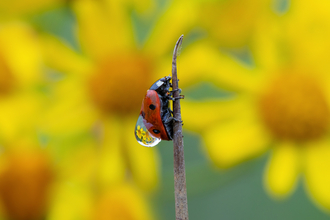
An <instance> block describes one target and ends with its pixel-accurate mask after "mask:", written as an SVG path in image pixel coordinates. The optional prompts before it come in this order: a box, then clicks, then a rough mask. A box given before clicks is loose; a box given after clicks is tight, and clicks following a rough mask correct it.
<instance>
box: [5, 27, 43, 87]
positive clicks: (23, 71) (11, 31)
mask: <svg viewBox="0 0 330 220" xmlns="http://www.w3.org/2000/svg"><path fill="white" fill-rule="evenodd" d="M0 50H1V54H2V55H3V56H4V58H5V59H6V60H7V62H8V64H9V66H10V69H11V70H12V72H13V73H14V77H15V79H17V80H18V82H19V83H20V84H22V85H26V84H31V83H34V82H36V81H37V80H38V79H40V76H41V61H42V60H41V50H40V46H39V43H38V41H37V38H36V35H35V33H33V31H32V30H31V29H30V28H29V27H28V26H26V25H24V24H21V23H12V24H8V25H3V26H2V27H1V28H0Z"/></svg>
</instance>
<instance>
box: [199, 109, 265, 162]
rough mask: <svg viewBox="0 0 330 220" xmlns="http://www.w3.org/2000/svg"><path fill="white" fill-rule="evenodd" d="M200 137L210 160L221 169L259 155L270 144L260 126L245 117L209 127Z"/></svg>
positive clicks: (250, 118)
mask: <svg viewBox="0 0 330 220" xmlns="http://www.w3.org/2000/svg"><path fill="white" fill-rule="evenodd" d="M202 137H203V138H204V142H205V145H206V148H207V151H208V153H209V155H210V158H211V159H212V160H213V162H214V163H215V164H216V165H217V166H219V167H223V168H226V167H230V166H233V165H235V164H237V163H239V162H242V161H244V160H247V159H250V158H253V157H256V156H258V155H260V154H261V153H263V152H264V151H265V150H266V149H267V147H268V144H269V143H270V138H269V137H268V136H267V134H265V132H264V131H263V128H262V127H261V125H260V124H259V123H258V122H257V121H254V120H253V118H252V117H250V116H248V117H247V116H246V115H245V116H240V117H239V116H237V117H236V118H235V119H232V120H230V121H224V122H222V123H219V124H216V125H214V126H210V127H209V128H208V129H207V130H205V131H204V133H203V135H202Z"/></svg>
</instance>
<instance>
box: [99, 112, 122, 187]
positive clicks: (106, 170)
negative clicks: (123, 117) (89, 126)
mask: <svg viewBox="0 0 330 220" xmlns="http://www.w3.org/2000/svg"><path fill="white" fill-rule="evenodd" d="M122 128H123V125H122V123H121V121H120V120H118V118H116V117H109V118H104V119H103V120H102V122H100V125H99V127H97V128H96V132H97V135H99V141H100V146H98V148H99V149H98V153H97V155H98V161H99V163H98V177H99V183H100V185H101V187H103V188H105V187H107V186H109V185H114V184H117V183H119V182H122V181H123V180H124V178H125V170H126V167H125V162H124V159H125V158H124V154H123V147H124V145H123V141H122V140H123V139H122V133H121V132H122Z"/></svg>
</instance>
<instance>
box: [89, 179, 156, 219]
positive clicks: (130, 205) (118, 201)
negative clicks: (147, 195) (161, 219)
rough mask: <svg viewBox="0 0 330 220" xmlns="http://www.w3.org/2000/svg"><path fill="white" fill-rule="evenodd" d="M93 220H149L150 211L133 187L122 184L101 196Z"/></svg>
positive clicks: (150, 216)
mask: <svg viewBox="0 0 330 220" xmlns="http://www.w3.org/2000/svg"><path fill="white" fill-rule="evenodd" d="M94 212H95V213H94V218H93V219H95V220H107V219H118V220H132V219H134V220H151V219H153V218H152V215H151V210H150V208H149V207H148V205H147V203H146V201H145V199H144V198H143V196H142V194H141V193H140V192H139V191H138V190H137V189H136V188H134V187H133V186H131V185H129V184H123V185H121V186H118V187H114V188H113V189H111V190H110V191H109V192H107V193H105V194H104V195H102V196H101V198H100V199H99V201H98V202H97V203H96V208H95V211H94Z"/></svg>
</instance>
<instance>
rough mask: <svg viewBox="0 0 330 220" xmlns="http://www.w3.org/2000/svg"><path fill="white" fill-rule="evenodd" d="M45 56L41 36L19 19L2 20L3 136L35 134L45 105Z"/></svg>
mask: <svg viewBox="0 0 330 220" xmlns="http://www.w3.org/2000/svg"><path fill="white" fill-rule="evenodd" d="M41 69H42V58H41V50H40V46H39V42H38V38H37V36H36V35H35V33H34V32H33V31H32V29H31V28H29V27H28V26H27V25H25V24H23V23H19V22H13V23H3V24H0V124H1V126H0V139H1V141H2V143H7V144H8V143H12V142H14V141H17V140H21V139H24V138H25V136H27V137H32V136H36V133H37V132H36V126H37V124H38V123H39V121H38V116H39V114H40V112H41V110H42V108H43V98H42V97H43V95H42V91H41V89H40V88H41V83H42V74H41Z"/></svg>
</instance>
